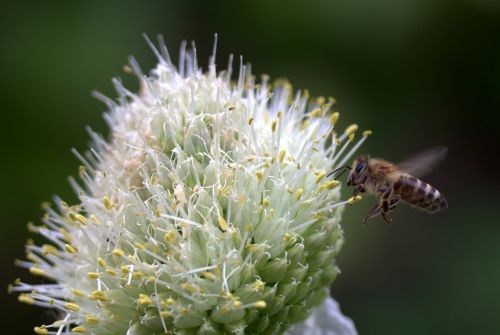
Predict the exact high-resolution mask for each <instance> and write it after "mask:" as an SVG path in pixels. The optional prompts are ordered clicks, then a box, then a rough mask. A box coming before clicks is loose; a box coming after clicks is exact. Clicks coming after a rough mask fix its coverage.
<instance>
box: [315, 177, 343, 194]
mask: <svg viewBox="0 0 500 335" xmlns="http://www.w3.org/2000/svg"><path fill="white" fill-rule="evenodd" d="M339 185H340V182H339V181H338V180H328V181H326V182H324V183H323V184H321V186H320V187H319V191H320V192H323V191H324V190H333V189H334V188H335V187H337V186H339Z"/></svg>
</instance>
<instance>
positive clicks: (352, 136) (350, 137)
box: [349, 133, 355, 142]
mask: <svg viewBox="0 0 500 335" xmlns="http://www.w3.org/2000/svg"><path fill="white" fill-rule="evenodd" d="M354 136H355V134H354V133H352V134H351V135H349V141H350V142H352V141H354Z"/></svg>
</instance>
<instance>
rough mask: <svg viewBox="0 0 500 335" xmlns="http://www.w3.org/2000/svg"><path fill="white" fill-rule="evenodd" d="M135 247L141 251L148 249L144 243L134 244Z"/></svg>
mask: <svg viewBox="0 0 500 335" xmlns="http://www.w3.org/2000/svg"><path fill="white" fill-rule="evenodd" d="M134 246H135V247H136V248H137V249H141V250H144V249H146V245H145V244H144V243H140V242H134Z"/></svg>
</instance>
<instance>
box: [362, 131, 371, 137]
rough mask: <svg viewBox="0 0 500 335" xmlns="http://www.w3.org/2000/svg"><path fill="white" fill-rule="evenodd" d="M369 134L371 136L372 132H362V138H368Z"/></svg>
mask: <svg viewBox="0 0 500 335" xmlns="http://www.w3.org/2000/svg"><path fill="white" fill-rule="evenodd" d="M371 134H373V132H372V131H371V130H365V131H364V132H363V136H364V137H367V136H370V135H371Z"/></svg>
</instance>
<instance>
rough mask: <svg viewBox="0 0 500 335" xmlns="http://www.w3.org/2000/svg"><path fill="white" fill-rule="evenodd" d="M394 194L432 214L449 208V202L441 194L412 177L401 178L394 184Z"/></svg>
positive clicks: (404, 176)
mask: <svg viewBox="0 0 500 335" xmlns="http://www.w3.org/2000/svg"><path fill="white" fill-rule="evenodd" d="M394 193H396V194H397V195H399V197H401V199H403V200H404V201H406V202H408V203H410V204H412V205H414V206H417V207H419V208H421V209H424V210H427V211H430V212H437V211H439V210H441V209H445V208H448V201H447V200H446V198H445V197H444V196H443V195H442V194H441V192H439V191H438V190H437V189H436V188H434V187H433V186H431V185H429V184H427V183H426V182H423V181H421V180H420V179H417V178H415V177H412V176H410V175H402V176H401V177H400V178H399V180H398V181H397V182H396V183H395V184H394Z"/></svg>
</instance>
